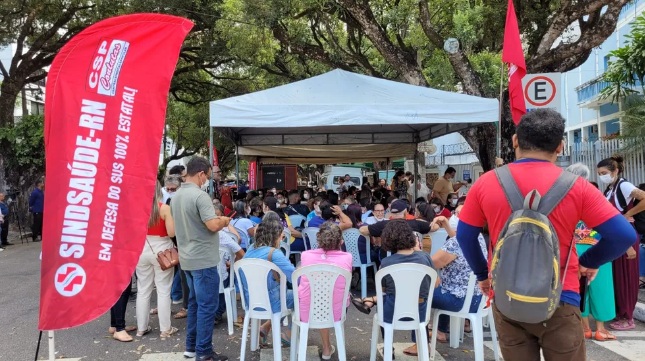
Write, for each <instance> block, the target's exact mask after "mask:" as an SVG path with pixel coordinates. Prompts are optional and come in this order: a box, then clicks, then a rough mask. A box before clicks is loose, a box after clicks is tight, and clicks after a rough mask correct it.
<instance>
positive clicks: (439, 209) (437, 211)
mask: <svg viewBox="0 0 645 361" xmlns="http://www.w3.org/2000/svg"><path fill="white" fill-rule="evenodd" d="M443 205H444V203H442V202H441V199H440V198H432V199H431V200H430V206H431V207H432V210H433V211H434V215H435V217H439V216H444V217H446V219H448V218H450V217H451V216H452V212H451V211H450V210H449V209H447V208H446V207H444V206H443Z"/></svg>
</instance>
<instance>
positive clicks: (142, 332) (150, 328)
mask: <svg viewBox="0 0 645 361" xmlns="http://www.w3.org/2000/svg"><path fill="white" fill-rule="evenodd" d="M150 331H152V327H150V326H148V328H147V329H146V330H145V331H137V337H142V336H145V335H147V334H149V333H150Z"/></svg>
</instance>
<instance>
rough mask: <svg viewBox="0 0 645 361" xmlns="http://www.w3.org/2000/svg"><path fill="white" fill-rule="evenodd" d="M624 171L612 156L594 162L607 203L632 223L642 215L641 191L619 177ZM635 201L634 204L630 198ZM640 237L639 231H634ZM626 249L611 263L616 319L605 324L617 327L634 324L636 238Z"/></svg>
mask: <svg viewBox="0 0 645 361" xmlns="http://www.w3.org/2000/svg"><path fill="white" fill-rule="evenodd" d="M623 170H624V165H623V158H622V157H620V156H614V157H611V158H607V159H603V160H602V161H600V163H598V176H599V177H598V179H599V180H600V181H601V182H602V183H605V184H608V186H607V188H606V189H605V192H604V194H605V197H606V198H607V200H609V202H610V203H611V204H612V205H613V206H614V207H615V208H616V209H617V210H618V211H619V212H620V213H621V214H622V215H623V216H624V217H625V218H626V219H627V220H628V221H629V222H630V223H631V224H632V225H634V226H637V224H635V217H638V218H639V219H640V217H641V216H642V215H643V210H645V202H642V200H644V199H645V192H643V191H642V190H640V189H638V188H637V187H636V186H634V185H633V184H632V183H630V182H628V181H627V180H625V178H623V177H622V174H623ZM635 200H638V201H639V202H638V204H637V205H634V201H635ZM635 228H637V232H638V233H640V235H641V237H642V234H643V230H642V229H641V230H640V231H639V230H638V228H639V227H635ZM641 237H638V240H636V242H635V243H634V244H633V245H632V247H630V248H629V249H627V253H625V254H624V255H623V256H621V257H619V258H618V259H615V260H614V261H613V262H612V268H613V272H614V295H615V298H616V311H617V312H616V321H614V322H612V323H610V324H609V327H610V328H612V329H614V330H618V331H626V330H632V329H634V328H635V327H636V326H635V325H634V318H633V316H634V309H635V308H636V302H638V280H639V269H638V261H639V260H638V258H639V257H638V256H639V254H638V251H639V241H640V238H641Z"/></svg>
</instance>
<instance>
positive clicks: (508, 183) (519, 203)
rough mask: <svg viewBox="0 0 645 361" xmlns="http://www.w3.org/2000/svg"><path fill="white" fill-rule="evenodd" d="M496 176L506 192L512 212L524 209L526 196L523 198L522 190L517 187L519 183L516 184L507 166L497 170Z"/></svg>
mask: <svg viewBox="0 0 645 361" xmlns="http://www.w3.org/2000/svg"><path fill="white" fill-rule="evenodd" d="M495 175H496V176H497V180H498V181H499V184H500V185H501V186H502V189H503V190H504V194H505V195H506V200H508V203H509V204H510V206H511V210H512V211H513V212H515V211H519V210H520V209H522V208H523V207H524V196H522V193H521V192H520V189H519V188H518V187H517V183H516V182H515V179H514V178H513V175H512V174H511V170H510V169H509V168H508V166H507V165H505V166H503V167H501V168H497V169H495Z"/></svg>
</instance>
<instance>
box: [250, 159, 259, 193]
mask: <svg viewBox="0 0 645 361" xmlns="http://www.w3.org/2000/svg"><path fill="white" fill-rule="evenodd" d="M257 168H258V162H257V161H251V162H249V189H257V185H258V184H257V171H258V170H257Z"/></svg>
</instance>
